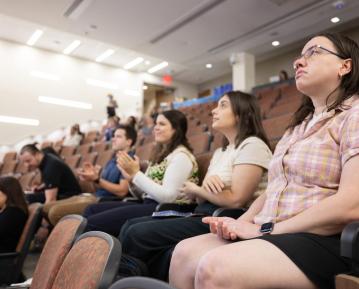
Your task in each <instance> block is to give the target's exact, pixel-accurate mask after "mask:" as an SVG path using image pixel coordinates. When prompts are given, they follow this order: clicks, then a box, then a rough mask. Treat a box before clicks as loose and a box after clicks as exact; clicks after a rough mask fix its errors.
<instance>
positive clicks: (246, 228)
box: [203, 217, 262, 240]
mask: <svg viewBox="0 0 359 289" xmlns="http://www.w3.org/2000/svg"><path fill="white" fill-rule="evenodd" d="M203 222H204V223H207V224H209V225H210V229H211V232H212V233H215V234H217V235H218V237H220V238H222V239H225V240H236V239H241V240H246V239H251V238H255V237H259V236H261V235H262V234H261V233H260V231H259V229H260V226H259V225H257V224H254V223H251V222H248V221H245V220H241V219H237V220H235V219H232V218H228V217H206V218H203Z"/></svg>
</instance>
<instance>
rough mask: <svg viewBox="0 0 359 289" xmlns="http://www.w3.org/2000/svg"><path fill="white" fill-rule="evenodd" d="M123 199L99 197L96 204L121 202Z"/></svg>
mask: <svg viewBox="0 0 359 289" xmlns="http://www.w3.org/2000/svg"><path fill="white" fill-rule="evenodd" d="M122 200H123V199H122V198H120V197H116V196H113V197H110V196H109V197H100V198H99V200H98V202H99V203H102V202H114V201H122Z"/></svg>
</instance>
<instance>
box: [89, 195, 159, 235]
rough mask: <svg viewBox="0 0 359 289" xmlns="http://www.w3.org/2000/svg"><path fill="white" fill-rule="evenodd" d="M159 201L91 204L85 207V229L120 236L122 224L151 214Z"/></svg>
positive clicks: (146, 200)
mask: <svg viewBox="0 0 359 289" xmlns="http://www.w3.org/2000/svg"><path fill="white" fill-rule="evenodd" d="M157 205H158V203H157V202H156V201H154V200H151V199H145V200H144V201H143V203H141V204H139V203H134V202H118V201H117V202H103V203H98V204H94V205H90V206H88V207H87V208H86V209H85V212H84V214H83V215H84V217H85V218H87V227H86V229H85V231H103V232H106V233H109V234H111V235H113V236H118V234H119V233H120V230H121V227H122V225H123V224H124V223H125V222H126V221H127V220H129V219H132V218H138V217H143V216H150V215H151V214H152V213H153V211H154V210H155V209H156V206H157Z"/></svg>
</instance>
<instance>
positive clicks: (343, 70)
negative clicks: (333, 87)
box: [339, 58, 352, 77]
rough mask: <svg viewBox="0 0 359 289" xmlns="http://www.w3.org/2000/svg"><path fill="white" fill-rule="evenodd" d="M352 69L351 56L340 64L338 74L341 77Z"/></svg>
mask: <svg viewBox="0 0 359 289" xmlns="http://www.w3.org/2000/svg"><path fill="white" fill-rule="evenodd" d="M351 71H352V60H351V58H348V59H345V60H344V61H343V63H342V66H341V67H340V69H339V76H340V77H343V76H344V75H346V74H348V73H350V72H351Z"/></svg>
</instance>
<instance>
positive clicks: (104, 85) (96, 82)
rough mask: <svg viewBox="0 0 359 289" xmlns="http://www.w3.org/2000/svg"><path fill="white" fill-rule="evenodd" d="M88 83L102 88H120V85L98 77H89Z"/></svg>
mask: <svg viewBox="0 0 359 289" xmlns="http://www.w3.org/2000/svg"><path fill="white" fill-rule="evenodd" d="M86 83H87V84H88V85H92V86H96V87H102V88H106V89H118V85H117V84H115V83H110V82H105V81H102V80H97V79H91V78H88V79H86Z"/></svg>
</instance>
